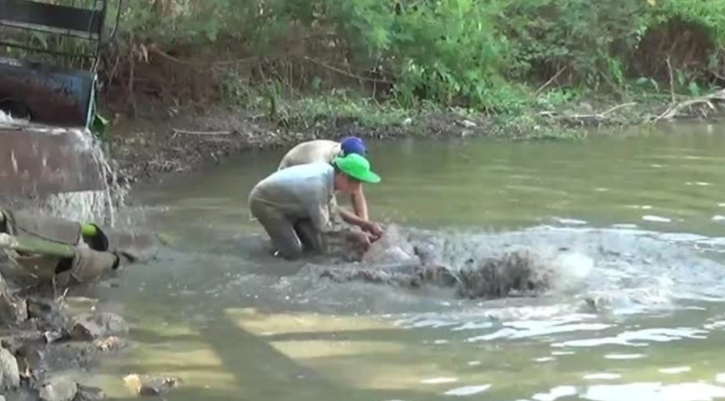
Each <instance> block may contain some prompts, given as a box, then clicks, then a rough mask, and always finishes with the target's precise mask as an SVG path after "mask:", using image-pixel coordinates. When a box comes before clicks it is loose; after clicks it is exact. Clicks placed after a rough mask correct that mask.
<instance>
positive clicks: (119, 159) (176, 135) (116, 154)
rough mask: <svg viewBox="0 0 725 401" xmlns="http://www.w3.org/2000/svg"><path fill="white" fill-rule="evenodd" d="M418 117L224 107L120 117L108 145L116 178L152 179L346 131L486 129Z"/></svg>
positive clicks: (455, 132)
mask: <svg viewBox="0 0 725 401" xmlns="http://www.w3.org/2000/svg"><path fill="white" fill-rule="evenodd" d="M420 118H421V119H422V121H419V122H417V123H416V124H415V127H411V126H408V125H406V121H400V123H399V124H389V125H381V126H377V127H365V126H361V125H359V124H356V122H355V121H337V122H335V123H333V124H330V125H327V126H321V127H316V128H315V129H311V130H303V129H295V128H289V127H284V126H280V125H279V124H276V123H273V122H270V121H269V119H267V118H266V117H265V116H255V115H252V114H250V113H247V112H240V111H234V110H224V109H217V110H214V111H210V112H207V113H204V114H194V115H177V116H173V117H169V118H157V119H139V118H136V119H129V118H124V117H121V118H120V119H118V121H117V122H116V123H115V124H114V125H113V126H112V127H111V135H112V138H111V144H110V149H111V155H112V158H113V160H114V163H115V164H116V166H115V167H116V168H117V171H118V175H119V180H120V181H121V182H131V183H133V182H136V181H141V182H149V181H151V182H154V181H157V180H159V179H161V178H162V177H165V176H167V175H169V174H181V173H186V172H190V171H193V170H194V169H196V168H197V167H198V166H200V165H203V164H205V163H215V162H218V161H220V160H222V159H224V158H226V157H229V156H234V155H239V154H241V153H242V152H244V151H247V150H252V149H264V148H274V147H292V146H294V145H295V144H297V143H300V142H303V141H307V140H311V139H316V138H327V139H336V138H341V137H343V136H345V135H348V134H354V135H358V136H360V137H363V138H378V139H390V138H401V137H406V136H411V135H415V136H421V137H455V136H459V137H460V136H463V135H488V134H489V132H490V127H489V125H488V124H485V123H481V122H479V123H473V122H472V121H470V120H469V119H465V118H462V117H459V116H455V115H453V114H452V113H451V114H448V115H445V114H442V113H440V114H430V115H425V116H422V117H420ZM473 124H475V125H473ZM479 124H480V125H479Z"/></svg>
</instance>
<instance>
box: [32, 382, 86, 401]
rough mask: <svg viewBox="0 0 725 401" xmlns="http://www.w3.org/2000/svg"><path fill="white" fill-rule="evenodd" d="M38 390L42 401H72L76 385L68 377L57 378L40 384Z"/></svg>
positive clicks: (76, 391) (76, 388) (76, 390)
mask: <svg viewBox="0 0 725 401" xmlns="http://www.w3.org/2000/svg"><path fill="white" fill-rule="evenodd" d="M38 390H39V391H38V395H39V397H40V399H41V400H42V401H73V399H74V398H75V396H76V393H78V385H77V384H76V382H75V381H73V380H72V379H70V378H68V377H63V376H57V377H53V378H50V379H48V380H46V381H44V382H43V383H41V384H40V386H39V389H38Z"/></svg>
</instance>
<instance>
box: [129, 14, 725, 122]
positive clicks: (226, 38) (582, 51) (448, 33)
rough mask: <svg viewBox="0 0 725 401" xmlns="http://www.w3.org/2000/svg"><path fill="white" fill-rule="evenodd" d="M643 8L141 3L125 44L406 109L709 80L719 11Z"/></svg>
mask: <svg viewBox="0 0 725 401" xmlns="http://www.w3.org/2000/svg"><path fill="white" fill-rule="evenodd" d="M651 2H652V0H610V1H592V0H413V1H405V2H403V1H397V2H396V1H390V2H381V1H379V0H317V1H308V0H247V1H244V2H240V1H236V0H205V1H192V0H154V1H137V2H136V1H135V2H132V3H131V5H130V7H129V9H128V10H126V12H125V13H124V27H125V34H124V35H122V36H121V38H122V39H124V40H130V39H131V38H133V40H134V41H136V42H143V43H153V44H155V45H156V46H158V47H159V48H162V49H167V50H169V51H170V50H171V49H175V48H181V47H185V48H190V47H191V48H197V49H200V50H199V52H201V53H203V52H204V51H206V52H207V53H209V57H212V56H213V54H212V53H211V52H214V51H215V49H218V48H222V47H223V48H225V49H226V50H227V51H230V50H234V51H237V53H238V55H239V56H240V57H241V56H244V57H252V56H256V57H257V60H258V64H257V68H256V70H255V71H257V73H256V75H254V78H251V77H252V75H249V77H250V78H249V79H247V80H243V81H244V82H247V83H250V82H252V80H253V79H256V80H257V81H259V80H261V81H269V80H287V81H289V82H286V83H285V85H286V86H287V87H290V88H294V89H295V90H308V89H309V88H310V87H312V86H314V87H315V88H319V85H320V84H319V83H320V80H321V77H323V76H330V75H331V74H333V75H334V74H338V75H347V76H348V78H350V80H351V81H355V82H368V81H376V80H379V81H385V82H391V83H392V85H390V86H391V87H390V88H388V89H389V90H388V95H389V97H392V98H393V99H394V100H396V101H397V102H399V103H401V104H403V105H406V106H413V105H416V104H418V103H419V102H420V101H421V100H424V99H425V100H431V101H434V102H436V103H438V104H442V105H451V106H463V107H471V108H476V109H479V110H488V111H491V112H515V111H520V110H521V109H522V108H524V107H527V106H528V105H532V104H535V103H534V102H533V99H532V93H533V91H532V90H531V89H530V88H539V87H540V86H541V85H543V84H544V83H545V82H547V81H551V82H548V83H547V85H548V86H549V87H550V88H553V87H556V86H559V87H561V86H564V87H569V88H582V87H583V88H587V89H590V90H613V89H616V90H618V89H623V88H626V87H628V86H629V85H630V83H631V82H633V81H634V80H635V79H637V78H640V80H641V79H645V80H653V81H660V82H666V81H667V80H669V79H671V77H672V76H674V75H677V76H678V77H680V78H679V79H677V81H678V82H677V83H678V86H684V87H687V86H688V85H690V84H691V83H692V82H694V81H698V82H701V83H708V82H710V81H712V80H713V77H715V76H717V75H718V74H717V72H718V69H720V70H722V67H721V66H722V64H723V54H724V51H725V0H708V1H702V0H667V1H664V0H663V1H661V2H657V3H655V4H654V5H652V4H651ZM693 49H694V50H693ZM225 54H227V53H225ZM283 62H284V63H286V64H285V66H286V67H285V68H287V70H289V71H288V73H286V74H282V73H280V68H281V67H280V65H281V64H280V63H283ZM235 65H236V64H234V63H229V64H228V65H225V68H226V69H227V70H231V69H233V68H235ZM248 71H250V69H249V68H246V69H245V70H244V71H243V72H240V74H247V72H248ZM292 71H294V74H297V76H298V77H300V79H298V80H297V81H295V82H292V81H291V80H290V79H289V77H291V76H292V75H293V72H292ZM720 72H721V73H722V75H723V76H725V71H720ZM224 76H225V77H228V76H229V71H226V72H225V74H224ZM683 77H684V78H683ZM313 81H314V82H315V84H314V85H313V84H312V83H311V82H313ZM258 83H259V82H258ZM267 83H268V82H265V84H267ZM668 85H669V83H668ZM658 87H661V85H660V86H658ZM224 90H225V91H226V92H227V93H234V92H235V91H233V90H229V88H228V87H225V89H224Z"/></svg>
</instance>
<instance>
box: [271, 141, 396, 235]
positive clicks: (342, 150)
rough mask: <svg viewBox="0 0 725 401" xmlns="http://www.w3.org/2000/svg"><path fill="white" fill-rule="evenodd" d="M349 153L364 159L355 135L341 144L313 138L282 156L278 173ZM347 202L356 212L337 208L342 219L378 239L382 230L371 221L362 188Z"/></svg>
mask: <svg viewBox="0 0 725 401" xmlns="http://www.w3.org/2000/svg"><path fill="white" fill-rule="evenodd" d="M349 154H357V155H360V156H363V157H367V149H366V147H365V143H363V141H362V139H360V138H358V137H356V136H348V137H345V138H343V139H342V140H340V142H337V141H331V140H328V139H316V140H312V141H307V142H303V143H300V144H298V145H296V146H295V147H293V148H292V149H290V150H289V151H288V152H287V154H285V155H284V157H282V161H281V162H280V163H279V167H278V169H277V170H283V169H285V168H288V167H292V166H298V165H301V164H309V163H315V162H324V163H332V161H333V160H334V159H335V158H337V157H344V156H347V155H349ZM350 202H351V203H352V207H353V210H354V212H355V213H354V214H353V213H350V212H348V211H346V210H344V209H342V208H338V209H337V210H338V211H339V212H340V215H341V216H342V218H343V219H345V220H346V221H350V222H354V224H355V225H357V226H360V227H363V229H364V230H366V231H368V232H369V233H371V234H373V235H374V236H375V237H380V236H381V235H382V234H383V228H382V226H381V225H380V224H378V223H375V222H373V221H370V219H369V217H368V205H367V200H366V199H365V194H364V193H363V190H362V188H361V189H360V190H359V191H356V192H354V193H352V194H351V196H350ZM335 205H336V203H335Z"/></svg>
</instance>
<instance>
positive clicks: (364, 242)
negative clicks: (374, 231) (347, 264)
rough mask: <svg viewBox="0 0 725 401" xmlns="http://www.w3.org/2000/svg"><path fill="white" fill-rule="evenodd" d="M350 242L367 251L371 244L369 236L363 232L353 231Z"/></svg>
mask: <svg viewBox="0 0 725 401" xmlns="http://www.w3.org/2000/svg"><path fill="white" fill-rule="evenodd" d="M351 237H352V240H353V241H355V242H356V243H357V244H358V245H360V246H361V247H362V249H363V250H365V251H367V250H368V248H369V247H370V244H371V242H372V241H371V240H372V239H371V238H370V234H368V233H366V232H364V231H355V232H353V233H352V235H351Z"/></svg>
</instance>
